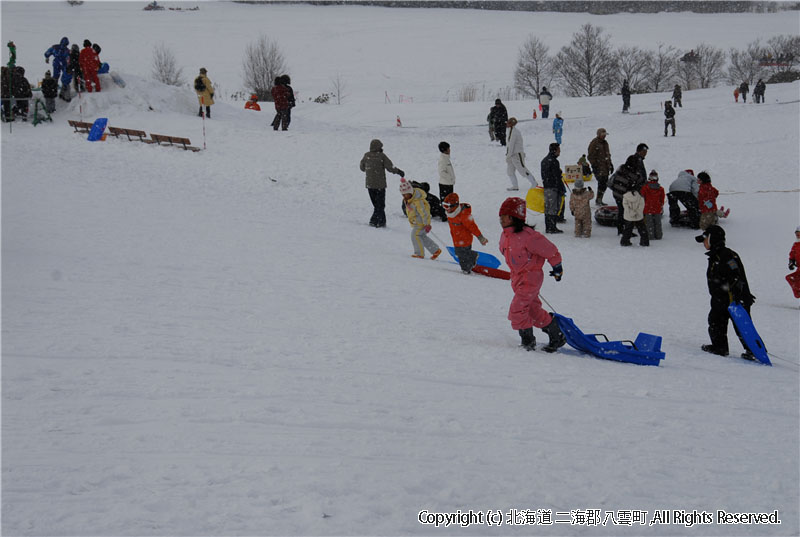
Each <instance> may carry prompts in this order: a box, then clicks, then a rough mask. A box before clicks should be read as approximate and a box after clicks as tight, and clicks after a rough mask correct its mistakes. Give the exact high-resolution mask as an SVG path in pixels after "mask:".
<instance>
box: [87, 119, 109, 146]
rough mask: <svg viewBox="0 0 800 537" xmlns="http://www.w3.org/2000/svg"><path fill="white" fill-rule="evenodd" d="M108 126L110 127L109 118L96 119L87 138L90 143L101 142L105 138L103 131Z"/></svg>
mask: <svg viewBox="0 0 800 537" xmlns="http://www.w3.org/2000/svg"><path fill="white" fill-rule="evenodd" d="M106 125H108V118H107V117H100V118H97V119H95V120H94V124H93V125H92V128H91V129H90V130H89V138H87V140H89V141H90V142H96V141H98V140H101V139H102V138H103V131H105V130H106Z"/></svg>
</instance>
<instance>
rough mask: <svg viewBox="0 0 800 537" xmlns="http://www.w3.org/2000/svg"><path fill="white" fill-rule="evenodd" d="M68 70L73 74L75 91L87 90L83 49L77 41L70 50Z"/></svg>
mask: <svg viewBox="0 0 800 537" xmlns="http://www.w3.org/2000/svg"><path fill="white" fill-rule="evenodd" d="M67 72H68V73H69V74H70V75H72V85H73V86H74V88H75V93H80V92H82V91H86V86H84V83H83V72H82V71H81V49H80V48H79V47H78V44H77V43H74V44H73V45H72V48H71V49H70V51H69V65H68V66H67Z"/></svg>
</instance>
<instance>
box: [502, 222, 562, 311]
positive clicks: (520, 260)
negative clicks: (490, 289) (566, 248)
mask: <svg viewBox="0 0 800 537" xmlns="http://www.w3.org/2000/svg"><path fill="white" fill-rule="evenodd" d="M500 252H501V253H502V254H503V255H504V256H505V258H506V264H507V265H508V268H510V269H511V288H512V289H513V290H514V293H520V294H534V295H536V294H538V293H539V289H541V288H542V281H544V274H543V273H542V267H543V266H544V261H545V259H546V260H547V262H548V263H550V266H552V267H554V266H556V265H558V264H559V263H561V254H560V253H559V252H558V248H556V245H555V244H553V243H552V242H550V241H549V240H547V238H546V237H545V236H544V235H542V234H541V233H539V232H538V231H536V230H535V229H533V228H530V227H525V228H523V230H522V231H520V232H519V233H514V228H510V227H507V228H505V229H504V230H503V234H502V235H500Z"/></svg>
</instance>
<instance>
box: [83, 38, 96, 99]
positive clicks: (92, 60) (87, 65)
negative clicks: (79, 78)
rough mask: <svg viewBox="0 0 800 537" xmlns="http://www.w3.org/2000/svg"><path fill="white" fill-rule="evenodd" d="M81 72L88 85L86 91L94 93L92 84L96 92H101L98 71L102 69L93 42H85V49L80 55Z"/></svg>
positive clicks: (85, 40) (86, 40)
mask: <svg viewBox="0 0 800 537" xmlns="http://www.w3.org/2000/svg"><path fill="white" fill-rule="evenodd" d="M79 61H80V65H81V72H82V73H83V80H84V81H85V83H86V91H87V92H88V93H92V84H94V88H95V90H96V91H98V92H99V91H100V79H99V78H97V70H98V69H100V58H99V56H98V55H97V52H95V50H94V49H93V48H92V42H91V41H89V40H88V39H84V40H83V48H82V49H81V54H80V58H79Z"/></svg>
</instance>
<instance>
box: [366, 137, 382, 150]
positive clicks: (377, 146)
mask: <svg viewBox="0 0 800 537" xmlns="http://www.w3.org/2000/svg"><path fill="white" fill-rule="evenodd" d="M369 150H370V151H375V152H381V151H383V142H381V141H380V140H378V139H377V138H376V139H374V140H372V141H371V142H370V143H369Z"/></svg>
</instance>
